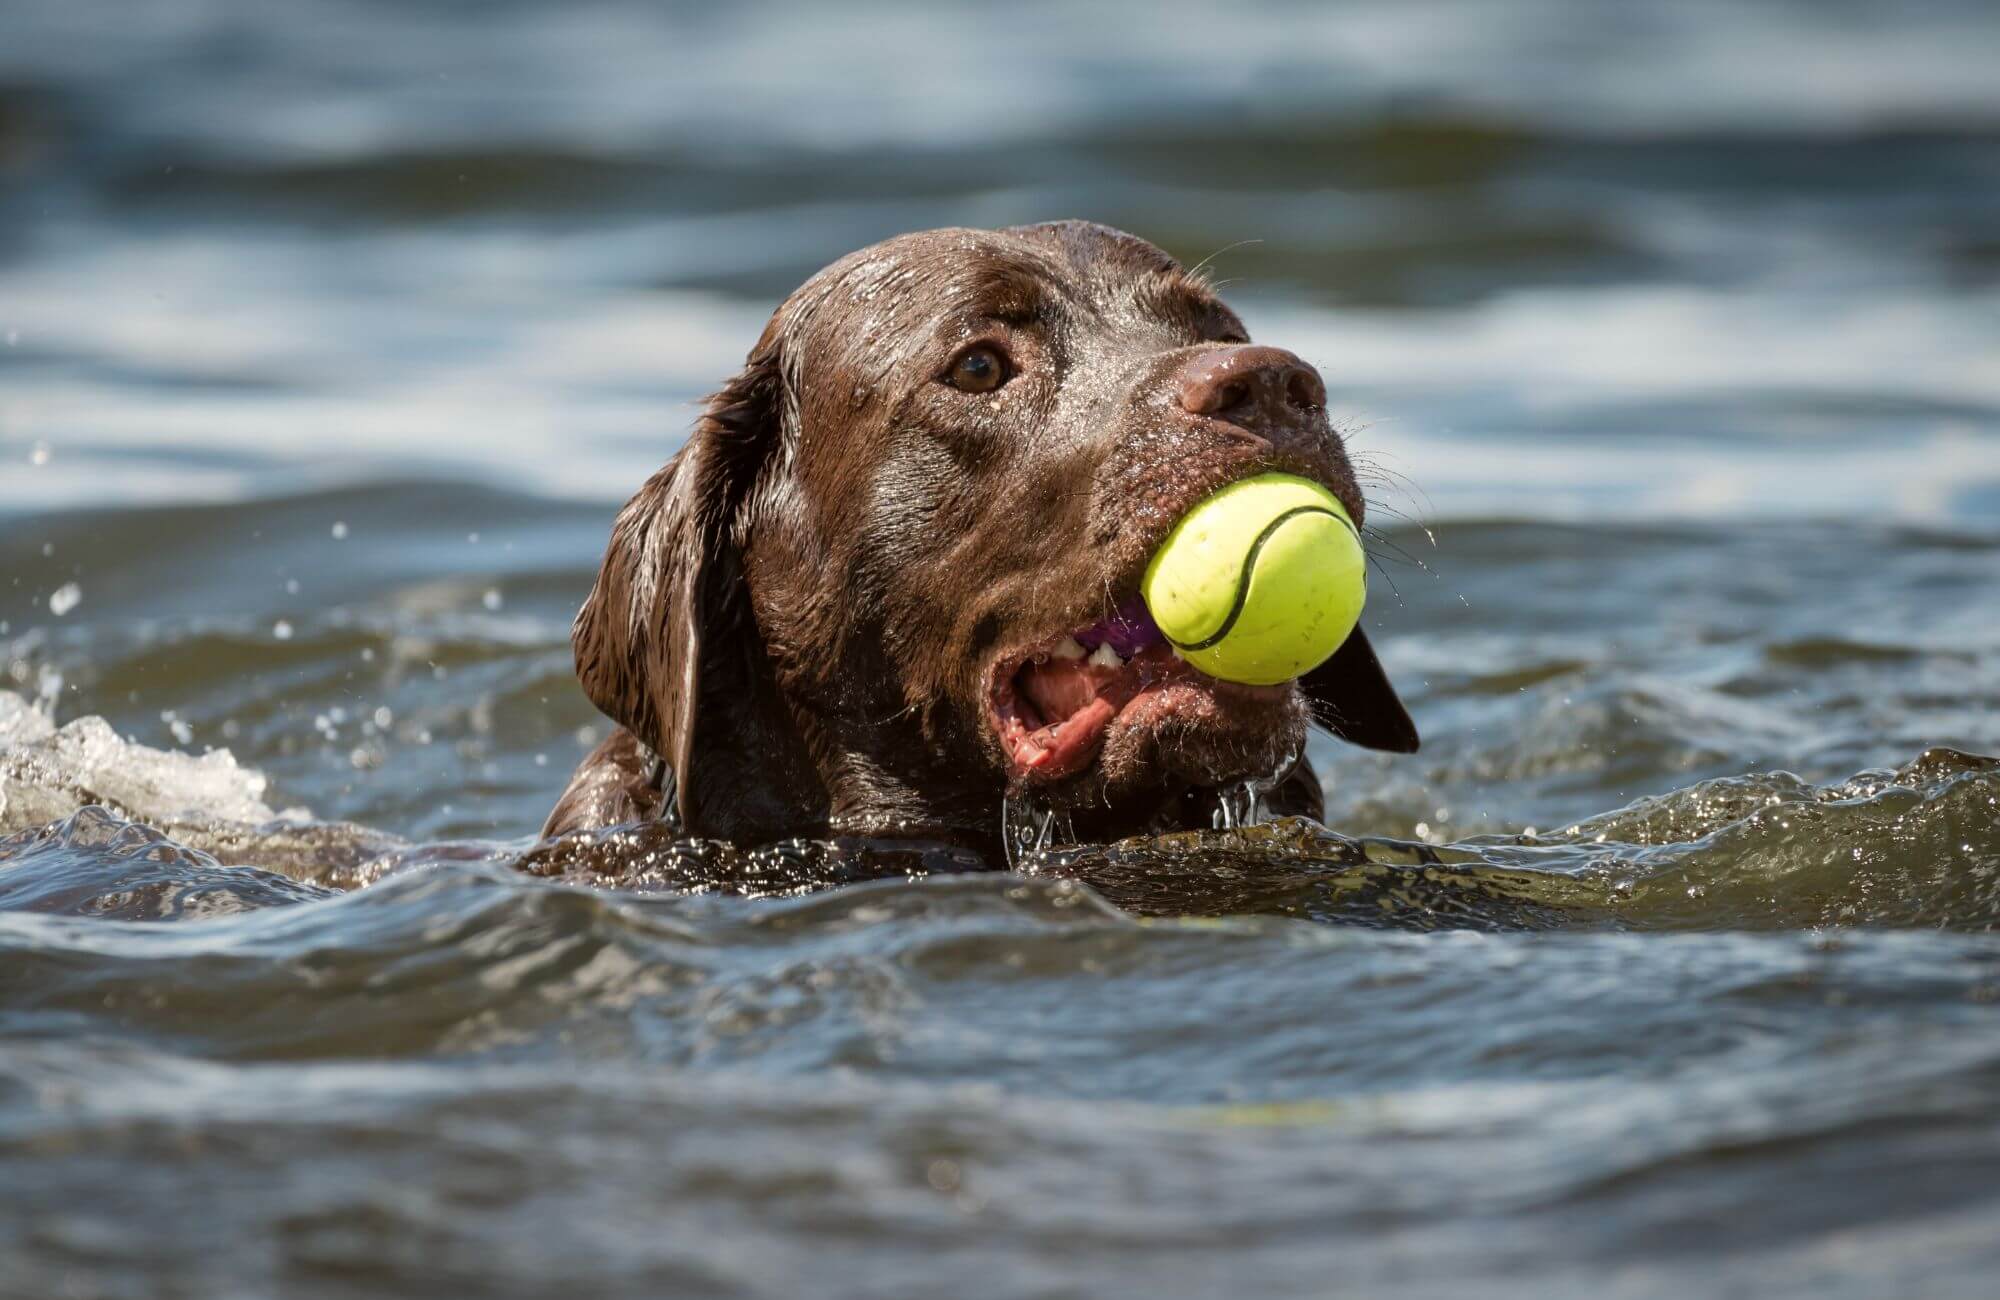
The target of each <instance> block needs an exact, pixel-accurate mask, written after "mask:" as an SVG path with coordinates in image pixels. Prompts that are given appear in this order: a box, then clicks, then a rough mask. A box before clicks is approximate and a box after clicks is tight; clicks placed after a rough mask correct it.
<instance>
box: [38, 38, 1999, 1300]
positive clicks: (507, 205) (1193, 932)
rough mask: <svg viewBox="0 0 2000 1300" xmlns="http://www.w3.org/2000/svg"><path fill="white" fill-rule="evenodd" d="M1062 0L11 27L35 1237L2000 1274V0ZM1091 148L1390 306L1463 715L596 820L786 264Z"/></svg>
mask: <svg viewBox="0 0 2000 1300" xmlns="http://www.w3.org/2000/svg"><path fill="white" fill-rule="evenodd" d="M1017 10H1019V12H1017V11H1016V10H1010V11H1009V13H1008V15H1006V16H1005V20H1004V21H1002V19H1001V16H1000V15H998V14H997V13H993V14H986V15H983V16H981V15H977V14H974V13H971V12H970V11H967V12H964V13H961V12H957V11H952V10H948V9H939V8H935V7H924V6H914V5H903V4H895V3H886V2H885V0H874V2H873V3H870V4H867V5H864V6H861V7H859V8H855V7H851V6H850V7H847V8H843V9H834V8H804V7H800V8H796V9H783V8H779V7H774V6H762V5H748V6H732V7H730V8H729V9H727V10H726V11H723V10H718V11H715V12H706V11H702V10H699V9H697V8H696V7H692V6H667V7H656V6H638V5H633V4H630V3H629V0H594V2H593V3H588V4H582V5H568V6H558V7H550V6H536V5H527V4H506V5H498V6H481V7H480V8H479V10H478V14H477V16H476V17H468V13H469V11H468V10H466V9H464V8H463V7H461V6H457V5H452V4H444V3H440V4H436V5H428V6H420V7H413V6H378V5H374V4H370V3H363V2H362V0H275V2H274V0H265V3H261V4H258V5H249V4H235V3H216V4H209V5H201V6H194V5H186V6H181V5H157V6H146V7H140V8H137V9H134V10H133V11H132V12H129V13H126V12H121V14H120V16H119V19H118V21H117V22H116V23H115V24H113V23H110V22H108V21H107V20H106V19H104V18H103V17H102V16H101V15H98V14H96V13H95V12H94V11H93V10H92V9H91V8H90V7H89V6H74V5H69V6H65V5H55V4H48V5H40V6H32V7H21V6H16V7H13V8H10V9H8V10H6V11H5V13H4V14H0V972H4V974H0V1261H4V1266H0V1294H7V1295H22V1296H44V1295H51V1294H73V1295H104V1296H125V1295H133V1296H137V1295H149V1296H150V1295H159V1294H169V1295H203V1296H206V1295H235V1294H241V1295H254V1294H268V1293H275V1292H283V1293H285V1294H296V1295H315V1296H318V1295H324V1296H363V1295H366V1296H379V1295H392V1294H475V1293H477V1294H503V1295H522V1296H536V1295H546V1294H548V1293H549V1292H550V1291H552V1290H555V1289H558V1288H562V1289H566V1290H577V1291H587V1292H590V1293H592V1294H605V1295H620V1294H635V1295H636V1294H647V1295H657V1294H739V1295H798V1294H824V1295H854V1296H884V1295H914V1294H926V1295H929V1294H936V1293H939V1292H945V1293H968V1294H996V1295H1023V1296H1028V1295H1072V1294H1090V1295H1103V1294H1159V1295H1210V1294H1216V1293H1219V1292H1223V1291H1225V1290H1226V1291H1231V1292H1237V1293H1242V1294H1259V1295H1263V1294H1270V1295H1284V1294H1324V1293H1326V1292H1328V1291H1330V1290H1342V1291H1351V1292H1354V1293H1357V1294H1369V1295H1391V1294H1394V1295H1415V1296H1460V1295H1466V1294H1473V1293H1477V1294H1495V1295H1521V1296H1535V1297H1542V1296H1552V1295H1576V1296H1601V1295H1606V1294H1624V1295H1647V1296H1650V1295H1685V1294H1748V1293H1751V1292H1756V1293H1759V1294H1802V1293H1806V1292H1811V1293H1813V1294H1814V1295H1816V1296H1824V1295H1837V1296H1847V1295H1852V1296H1876V1295H1925V1296H1956V1295H1963V1296H1984V1295H1986V1294H1988V1293H1989V1292H1990V1290H1991V1277H1992V1275H1993V1270H1994V1268H1995V1266H1996V1265H2000V1247H1996V1245H1995V1242H1996V1241H2000V1205H1996V1202H1995V1198H1994V1194H1993V1190H1992V1189H1993V1188H1994V1187H1995V1186H1996V1185H2000V1180H1996V1174H2000V1124H1996V1122H1995V1120H1994V1115H1995V1113H1996V1106H1995V1103H1996V1100H2000V939H1996V937H1995V933H1996V923H2000V768H1996V767H1995V765H1994V764H1993V762H1992V761H1991V760H1990V759H1987V758H1983V757H1981V756H1982V755H1991V754H1996V753H2000V242H1996V239H1995V234H1994V232H1995V231H1996V230H2000V92H1996V90H1995V88H1994V83H1993V78H1992V68H1993V67H1994V65H1995V58H1996V55H2000V26H1996V22H1995V19H1994V17H1993V13H1992V10H1991V7H1990V6H1988V5H1984V4H1980V3H1976V2H1974V0H1966V2H1965V3H1934V4H1910V5H1899V6H1895V7H1893V8H1890V7H1886V6H1885V7H1869V6H1863V5H1823V4H1806V3H1803V2H1800V3H1792V4H1783V3H1760V4H1727V5H1724V4H1713V5H1711V4H1683V5H1673V6H1657V5H1649V6H1642V5H1629V6H1628V5H1622V4H1601V3H1584V2H1583V0H1507V2H1506V3H1504V4H1501V5H1476V6H1475V5H1429V6H1411V5H1404V4H1386V3H1383V4H1367V3H1361V4H1348V5H1341V6H1303V5H1301V6H1291V5H1286V4H1281V3H1275V2H1272V3H1265V4H1261V5H1258V6H1255V7H1254V9H1251V10H1245V9H1244V8H1243V7H1241V6H1238V7H1236V8H1234V9H1231V10H1229V11H1228V12H1225V11H1224V10H1222V9H1220V8H1213V7H1200V6H1193V5H1188V6H1170V7H1169V10H1170V12H1169V11H1168V10H1163V9H1162V7H1161V6H1158V5H1154V6H1146V7H1130V8H1123V7H1107V8H1093V9H1092V10H1091V11H1090V12H1089V13H1083V12H1080V11H1078V10H1077V9H1076V8H1075V7H1068V6H1029V7H1027V8H1025V9H1020V7H1017ZM1221 51H1226V52H1227V53H1226V56H1225V55H1224V54H1222V53H1219V52H1221ZM1057 215H1087V216H1093V217H1097V218H1099V219H1102V220H1106V221H1109V222H1112V223H1114V224H1119V225H1123V226H1126V227H1128V228H1130V229H1133V230H1136V231H1138V232H1140V233H1143V234H1146V235H1148V236H1150V237H1152V238H1154V239H1156V240H1157V241H1159V242H1161V243H1162V244H1164V245H1165V246H1167V247H1168V248H1169V249H1170V250H1172V251H1174V252H1175V253H1177V254H1178V255H1180V256H1182V257H1183V258H1184V259H1185V260H1187V261H1189V262H1195V261H1199V260H1201V259H1203V258H1208V257H1211V256H1213V259H1214V260H1213V261H1212V262H1211V265H1210V269H1211V270H1212V272H1213V273H1214V274H1215V276H1216V278H1217V279H1218V280H1221V281H1224V282H1226V287H1225V292H1226V293H1227V294H1228V295H1229V297H1230V298H1231V300H1232V302H1234V303H1235V304H1237V305H1238V306H1239V307H1240V308H1241V309H1242V311H1243V314H1244V315H1245V317H1246V318H1247V320H1248V321H1249V323H1250V326H1251V328H1252V330H1253V332H1254V333H1255V334H1256V335H1257V336H1258V337H1259V338H1260V339H1268V340H1271V341H1276V342H1281V343H1284V344H1286V345H1288V346H1291V347H1294V348H1296V349H1297V350H1299V351H1300V352H1301V353H1302V354H1303V355H1305V356H1306V357H1307V359H1309V360H1311V361H1313V362H1314V363H1315V364H1317V365H1319V366H1320V367H1321V369H1322V371H1323V372H1324V374H1325V375H1326V377H1327V380H1328V384H1329V388H1330V390H1331V391H1332V393H1333V397H1334V401H1335V403H1336V405H1337V406H1338V407H1339V408H1340V411H1341V414H1342V418H1343V420H1344V422H1345V424H1346V426H1347V427H1348V428H1350V429H1351V430H1352V431H1353V433H1352V440H1353V445H1354V446H1355V448H1356V450H1357V451H1358V452H1359V453H1361V454H1362V455H1363V456H1365V457H1366V458H1367V459H1368V461H1369V463H1370V465H1371V466H1372V471H1373V474H1374V479H1373V482H1372V484H1371V496H1372V499H1373V501H1374V503H1375V506H1376V510H1375V516H1374V517H1375V520H1376V521H1377V522H1378V523H1379V524H1381V525H1382V527H1383V529H1384V535H1383V537H1382V538H1381V539H1380V542H1379V545H1378V546H1377V548H1376V550H1377V558H1378V560H1379V561H1380V562H1381V567H1380V569H1379V571H1378V573H1377V575H1376V578H1375V581H1374V583H1373V587H1372V591H1373V595H1372V598H1371V604H1370V610H1369V615H1368V620H1369V626H1370V632H1371V636H1372V638H1373V640H1374V643H1375V645H1376V646H1377V648H1378V649H1379V650H1380V652H1381V654H1382V657H1383V659H1384V661H1385V663H1386V664H1387V666H1388V668H1389V671H1390V673H1391V675H1392V677H1394V679H1395V680H1396V681H1397V682H1398V683H1399V685H1401V687H1402V688H1403V690H1404V694H1405V698H1406V699H1407V700H1408V702H1409V703H1410V705H1411V707H1412V711H1413V712H1414V713H1415V715H1416V716H1417V718H1418V720H1419V722H1420V723H1421V725H1422V727H1423V729H1424V733H1425V747H1424V750H1423V752H1422V753H1421V754H1419V755H1417V756H1414V757H1408V758H1397V757H1388V756H1381V755H1373V754H1365V753H1361V752H1359V751H1354V750H1349V749H1344V748H1342V747H1339V746H1337V745H1335V744H1333V743H1332V742H1329V741H1327V740H1325V739H1324V738H1315V739H1314V741H1313V742H1312V757H1313V759H1314V761H1315V763H1316V765H1317V766H1318V768H1319V770H1320V772H1321V774H1322V775H1323V777H1324V778H1325V780H1326V784H1327V810H1328V818H1327V822H1328V827H1329V828H1330V829H1328V828H1321V827H1316V826H1310V825H1306V824H1303V823H1295V822H1276V823H1263V824H1259V823H1257V822H1256V821H1255V819H1254V817H1252V816H1251V815H1250V814H1251V812H1252V811H1253V808H1252V807H1251V806H1250V801H1249V800H1248V798H1247V797H1245V798H1239V799H1236V800H1234V801H1233V802H1231V803H1230V804H1229V805H1228V806H1227V807H1222V808H1218V810H1217V821H1218V825H1219V826H1223V827H1225V828H1224V829H1217V830H1214V831H1207V832H1202V833H1200V834H1194V835H1188V836H1182V837H1173V838H1169V839H1167V840H1163V841H1157V842H1151V843H1126V844H1120V845H1114V846H1103V845H1078V844H1075V843H1072V842H1071V838H1072V837H1071V836H1069V835H1067V834H1065V833H1064V828H1062V827H1060V826H1059V825H1057V824H1055V823H1054V822H1053V821H1050V822H1047V823H1046V824H1045V823H1044V822H1043V820H1042V819H1041V818H1040V817H1039V816H1038V815H1037V814H1036V813H1035V811H1034V810H1032V809H1021V810H1017V811H1018V812H1019V814H1020V815H1019V816H1018V817H1017V818H1016V819H1015V822H1014V827H1015V829H1016V831H1017V832H1019V833H1020V835H1021V837H1022V838H1020V839H1018V840H1017V841H1016V842H1017V844H1018V845H1019V847H1020V849H1021V854H1020V857H1019V859H1018V861H1017V864H1016V865H1017V870H1015V871H1012V872H992V871H978V870H974V868H978V867H984V866H990V865H993V864H986V863H979V862H974V861H970V860H968V859H967V858H966V856H965V855H964V854H962V853H958V852H955V851H952V850H948V849H944V848H941V847H938V846H927V845H914V846H893V847H892V846H885V845H880V844H870V843H867V842H863V841H841V842H835V843H831V844H822V843H804V842H800V843H789V844H779V845H768V846H731V845H723V844H715V843H702V842H690V841H683V840H676V839H675V838H674V837H673V836H672V835H671V834H670V833H666V832H664V831H639V832H634V833H631V834H629V835H625V836H621V837H619V838H617V839H616V840H615V841H613V842H610V843H605V844H600V845H596V846H591V847H589V848H583V847H580V846H573V845H572V846H556V847H548V846H544V847H542V848H540V849H533V848H532V838H531V837H532V835H533V833H534V831H535V829H536V828H537V826H538V825H539V824H540V821H541V819H542V817H543V815H544V814H545V813H546V812H547V810H548V808H549V806H550V804H551V803H552V802H553V800H554V797H555V794H556V792H557V790H558V789H559V788H560V787H561V785H562V783H563V781H564V779H565V778H566V776H567V773H568V771H569V769H570V768H571V767H572V766H573V765H574V763H575V762H576V761H577V759H578V758H579V757H580V756H581V754H582V753H583V752H585V751H586V750H587V749H588V748H589V747H590V746H591V745H592V744H594V743H595V741H596V740H597V739H600V738H601V737H602V735H603V734H604V733H603V729H604V726H605V725H606V724H605V723H604V721H603V719H601V718H600V717H598V716H597V715H596V714H595V713H594V712H593V711H592V710H591V708H590V707H589V705H588V704H587V703H586V702H585V701H584V699H583V698H582V696H581V694H580V693H579V692H578V690H577V688H576V686H575V683H574V680H573V677H572V674H571V670H570V664H569V653H568V646H567V625H568V620H569V617H570V615H571V613H572V612H573V611H574V609H575V606H576V604H577V603H578V601H579V600H580V598H581V596H582V594H583V592H584V591H585V589H586V588H587V585H588V582H589V578H590V575H591V573H592V571H593V568H594V565H595V563H596V560H597V557H598V555H599V554H600V552H601V550H602V547H603V543H604V539H605V536H606V532H607V529H608V526H609V521H610V516H611V513H612V510H613V509H614V507H615V504H616V502H617V501H618V500H620V499H621V498H622V497H623V495H624V494H626V493H627V492H629V491H630V490H631V489H632V488H633V487H634V486H635V485H636V484H637V483H638V482H639V481H640V479H641V478H642V477H643V476H644V475H645V474H646V473H648V472H650V470H651V469H653V468H654V467H656V466H657V465H658V464H659V463H660V462H661V461H662V460H663V459H664V458H665V457H666V456H667V455H669V454H671V452H672V450H673V448H674V447H675V446H676V445H677V443H678V440H679V437H680V435H681V431H682V430H683V429H684V428H685V427H686V424H687V423H688V420H689V418H690V414H691V411H692V404H693V403H694V402H695V400H696V399H698V397H699V396H700V395H701V394H702V393H703V392H705V391H707V390H708V389H709V388H711V387H713V386H714V385H715V384H716V383H717V382H718V381H719V380H720V379H721V377H722V376H724V375H725V374H726V373H728V371H729V370H730V369H732V368H733V366H734V365H735V364H736V362H737V361H738V360H740V358H741V355H742V353H743V352H744V351H745V350H746V349H747V347H748V345H749V343H750V341H751V340H752V339H753V338H754V336H755V334H756V332H757V330H758V329H759V328H760V326H761V323H762V319H763V316H764V315H765V314H766V313H767V312H768V310H769V307H770V306H771V304H772V303H773V302H774V301H775V300H776V298H777V297H778V296H780V295H782V294H783V293H784V292H785V291H786V290H787V289H789V288H790V287H791V286H792V285H793V284H795V283H796V282H797V281H798V280H799V279H800V278H802V277H803V276H804V275H805V274H807V273H808V272H810V271H811V270H812V269H814V268H815V267H817V266H818V265H820V264H821V263H823V262H825V261H827V260H829V259H830V258H832V257H834V256H836V255H838V254H839V253H842V252H844V251H847V250H848V249H849V248H852V247H855V246H857V245H859V244H861V243H864V242H867V241H869V240H872V239H874V238H878V237H880V236H882V235H885V234H888V233H892V232H894V231H898V230H903V229H910V228H916V227H922V226H930V225H938V224H945V223H950V222H966V223H972V224H998V223H1002V222H1007V221H1016V220H1028V219H1037V218H1044V217H1049V216H1057ZM1242 241H1254V242H1247V243H1246V242H1242Z"/></svg>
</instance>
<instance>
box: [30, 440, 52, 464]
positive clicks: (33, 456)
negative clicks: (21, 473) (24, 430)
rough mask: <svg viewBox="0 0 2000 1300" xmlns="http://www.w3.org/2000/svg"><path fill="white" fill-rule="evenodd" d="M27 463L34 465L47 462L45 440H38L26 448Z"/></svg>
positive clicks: (47, 449) (47, 453) (47, 450)
mask: <svg viewBox="0 0 2000 1300" xmlns="http://www.w3.org/2000/svg"><path fill="white" fill-rule="evenodd" d="M28 463H29V464H30V465H36V466H40V465H46V464H48V463H49V444H47V443H46V442H38V443H36V444H35V445H34V446H32V447H30V448H28Z"/></svg>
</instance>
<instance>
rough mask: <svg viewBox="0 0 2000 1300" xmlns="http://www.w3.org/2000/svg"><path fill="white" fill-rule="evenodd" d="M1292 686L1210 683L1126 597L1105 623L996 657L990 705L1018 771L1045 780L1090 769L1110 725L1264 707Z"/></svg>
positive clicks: (1279, 699)
mask: <svg viewBox="0 0 2000 1300" xmlns="http://www.w3.org/2000/svg"><path fill="white" fill-rule="evenodd" d="M1291 690H1292V687H1291V684H1290V683H1281V684H1279V685H1277V686H1244V685H1240V684H1238V683H1235V682H1225V681H1221V680H1220V679H1218V678H1214V677H1210V676H1209V675H1208V674H1206V673H1204V672H1202V671H1200V670H1199V669H1197V668H1195V667H1194V666H1193V665H1192V664H1190V663H1188V662H1186V661H1185V660H1183V659H1182V658H1181V657H1180V656H1179V655H1178V654H1176V653H1175V652H1174V650H1173V648H1172V647H1171V646H1170V645H1168V643H1167V639H1166V636H1165V635H1164V634H1163V633H1162V632H1161V631H1160V629H1159V627H1158V626H1157V625H1156V624H1155V623H1154V622H1153V619H1152V616H1151V615H1150V614H1148V613H1147V612H1146V607H1145V605H1144V603H1143V602H1141V601H1139V600H1137V599H1133V600H1129V601H1126V602H1125V603H1124V604H1122V605H1120V606H1119V607H1118V610H1117V611H1116V612H1115V613H1113V614H1112V615H1111V616H1110V617H1108V618H1103V619H1100V620H1098V621H1097V622H1095V623H1092V624H1091V625H1090V626H1088V627H1084V628H1078V629H1077V630H1076V631H1074V632H1071V633H1069V634H1068V635H1066V636H1063V637H1060V638H1058V639H1057V640H1055V641H1054V642H1052V643H1049V644H1047V645H1043V646H1039V647H1037V648H1035V649H1034V650H1033V651H1031V652H1029V653H1027V654H1025V655H1016V656H1014V657H1012V658H1008V659H1003V660H1001V661H1000V662H999V663H998V664H997V665H996V666H995V668H994V672H993V682H992V691H991V696H990V707H991V709H992V721H993V727H994V732H995V734H996V735H997V736H998V737H999V739H1000V746H1001V748H1002V749H1003V750H1005V751H1006V754H1007V758H1008V761H1009V763H1010V765H1011V766H1012V767H1013V768H1014V770H1015V772H1016V773H1018V774H1019V775H1021V776H1024V777H1028V778H1031V779H1033V780H1036V781H1052V780H1057V779H1060V778H1062V777H1066V776H1070V775H1073V774H1074V773H1076V772H1079V771H1081V770H1083V769H1084V768H1085V767H1087V766H1089V765H1090V762H1091V760H1092V759H1094V758H1095V757H1096V756H1097V753H1098V751H1099V749H1101V748H1102V746H1103V744H1104V738H1105V733H1106V731H1107V730H1108V729H1109V728H1110V727H1111V726H1112V725H1113V723H1114V722H1121V721H1122V722H1131V723H1134V724H1138V723H1142V722H1155V721H1163V720H1165V719H1166V718H1167V717H1169V716H1172V715H1176V714H1185V713H1189V712H1191V711H1192V710H1191V709H1190V708H1189V707H1187V706H1190V705H1196V704H1199V705H1201V706H1205V708H1206V710H1208V711H1213V710H1214V709H1215V708H1216V706H1224V708H1225V709H1226V707H1227V706H1228V705H1231V704H1234V705H1236V706H1238V707H1239V708H1241V707H1243V706H1250V707H1252V708H1255V706H1257V705H1264V706H1266V707H1268V706H1269V705H1270V704H1272V703H1277V702H1282V701H1284V700H1285V699H1287V698H1288V697H1289V695H1290V693H1291Z"/></svg>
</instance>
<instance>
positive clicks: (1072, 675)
mask: <svg viewBox="0 0 2000 1300" xmlns="http://www.w3.org/2000/svg"><path fill="white" fill-rule="evenodd" d="M1113 675H1114V674H1109V673H1107V672H1105V670H1103V669H1093V668H1091V667H1089V666H1088V665H1086V664H1085V663H1084V662H1083V661H1082V660H1080V659H1050V660H1047V661H1045V662H1043V663H1038V664H1030V665H1028V667H1027V668H1026V669H1024V670H1023V671H1022V673H1021V691H1022V693H1023V694H1024V695H1026V696H1027V697H1028V700H1029V701H1030V702H1031V703H1032V704H1033V705H1034V706H1035V711H1036V712H1037V713H1039V714H1041V715H1042V718H1043V720H1044V723H1045V725H1044V726H1043V727H1042V728H1041V729H1040V730H1039V731H1035V732H1033V733H1031V734H1029V735H1026V736H1022V737H1021V738H1020V739H1019V741H1017V742H1016V751H1015V754H1014V758H1015V761H1016V762H1018V763H1020V765H1021V766H1022V767H1023V768H1026V769H1029V770H1031V771H1038V772H1046V773H1049V774H1051V775H1059V774H1062V773H1066V772H1069V771H1073V770H1075V769H1077V768H1081V767H1082V766H1083V765H1084V764H1086V763H1088V762H1089V761H1090V759H1091V756H1092V754H1094V753H1095V752H1096V748H1097V739H1098V737H1099V736H1100V735H1102V734H1103V732H1104V726H1105V724H1106V723H1108V722H1110V721H1111V719H1112V718H1113V717H1114V716H1116V714H1117V712H1118V707H1119V706H1118V701H1116V700H1114V699H1108V698H1106V697H1104V696H1101V695H1099V694H1098V687H1099V685H1100V682H1101V679H1103V678H1105V677H1107V676H1113Z"/></svg>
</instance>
